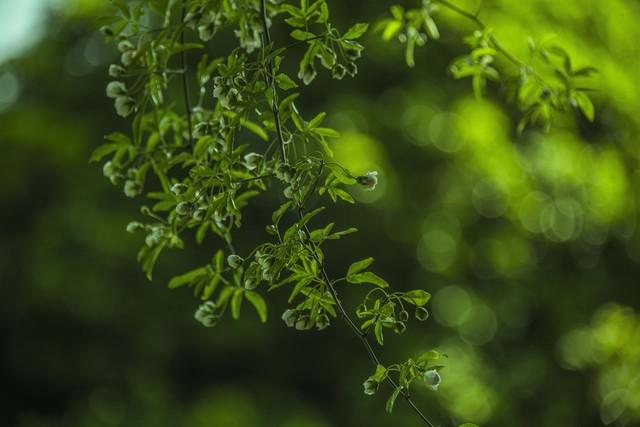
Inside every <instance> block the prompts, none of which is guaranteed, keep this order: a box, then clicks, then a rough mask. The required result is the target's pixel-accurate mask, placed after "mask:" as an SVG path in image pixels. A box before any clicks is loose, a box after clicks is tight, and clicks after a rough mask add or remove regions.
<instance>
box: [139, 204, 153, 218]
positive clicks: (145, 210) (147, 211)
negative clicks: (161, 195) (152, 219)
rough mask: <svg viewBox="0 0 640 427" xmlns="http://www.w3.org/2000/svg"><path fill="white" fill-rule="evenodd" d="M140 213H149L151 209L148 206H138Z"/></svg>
mask: <svg viewBox="0 0 640 427" xmlns="http://www.w3.org/2000/svg"><path fill="white" fill-rule="evenodd" d="M140 213H141V214H142V215H147V216H148V215H151V209H149V206H142V207H140Z"/></svg>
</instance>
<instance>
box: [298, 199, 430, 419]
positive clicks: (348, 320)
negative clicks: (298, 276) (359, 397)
mask: <svg viewBox="0 0 640 427" xmlns="http://www.w3.org/2000/svg"><path fill="white" fill-rule="evenodd" d="M303 216H304V207H303V206H299V207H298V218H299V219H300V220H302V217H303ZM303 228H304V231H305V233H306V237H307V241H308V242H309V243H310V244H311V248H312V250H311V256H312V257H313V259H314V260H315V261H316V263H317V264H318V267H319V269H320V274H321V275H322V279H323V280H324V282H325V283H326V284H327V287H328V288H329V293H330V294H331V299H333V301H334V302H335V303H336V307H338V312H339V313H340V315H341V316H342V318H343V319H344V321H345V322H346V323H347V325H348V326H349V328H350V329H351V330H352V331H353V333H354V334H355V335H357V336H358V338H359V339H360V341H361V342H362V345H363V346H364V348H365V350H366V351H367V353H368V354H369V357H370V359H371V363H372V364H373V366H378V365H382V363H381V362H380V358H379V357H378V355H377V354H376V352H375V350H374V349H373V347H372V346H371V343H370V342H369V340H368V339H367V334H366V333H365V332H363V331H362V330H361V329H360V328H358V325H356V324H355V322H354V321H353V319H351V317H350V316H349V314H348V313H347V311H346V310H345V308H344V306H343V305H342V302H341V301H340V298H339V297H338V291H336V288H335V287H334V286H333V282H332V281H331V279H330V278H329V275H328V274H327V270H326V266H325V263H323V262H322V260H320V257H318V254H317V252H316V251H317V246H316V244H315V242H313V241H312V240H311V231H310V230H309V228H308V227H307V225H306V224H305V225H304V226H303ZM386 380H387V383H389V385H391V387H393V388H394V389H397V388H398V387H399V386H398V384H397V383H396V382H395V381H394V380H393V379H392V378H391V377H390V376H387V378H386ZM400 394H401V395H402V397H404V399H405V400H406V401H407V403H408V404H409V406H411V409H413V411H414V412H415V413H416V414H417V415H418V417H420V419H421V420H422V421H424V422H425V423H426V424H427V425H428V426H429V427H434V425H433V423H432V422H431V421H429V419H428V418H427V417H426V416H425V415H424V414H423V413H422V411H420V409H419V408H418V407H417V406H416V404H415V402H414V401H413V400H412V399H411V396H410V395H409V392H408V391H407V390H404V389H401V392H400Z"/></svg>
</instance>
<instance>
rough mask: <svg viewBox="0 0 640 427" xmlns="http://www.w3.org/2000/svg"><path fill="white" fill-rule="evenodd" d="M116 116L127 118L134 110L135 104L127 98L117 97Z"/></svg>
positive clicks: (131, 99)
mask: <svg viewBox="0 0 640 427" xmlns="http://www.w3.org/2000/svg"><path fill="white" fill-rule="evenodd" d="M115 105H116V114H118V115H119V116H121V117H127V116H128V115H129V114H131V113H132V112H133V110H134V108H135V105H136V102H135V100H134V99H133V98H131V97H129V96H119V97H118V98H116V104H115Z"/></svg>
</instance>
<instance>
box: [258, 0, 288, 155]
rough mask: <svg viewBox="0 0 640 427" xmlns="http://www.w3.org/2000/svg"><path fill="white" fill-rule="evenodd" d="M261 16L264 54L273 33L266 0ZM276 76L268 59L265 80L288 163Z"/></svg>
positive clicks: (280, 141) (281, 148)
mask: <svg viewBox="0 0 640 427" xmlns="http://www.w3.org/2000/svg"><path fill="white" fill-rule="evenodd" d="M260 16H261V18H262V29H263V32H264V43H263V45H262V53H263V56H264V53H265V49H266V47H267V46H271V34H270V33H269V25H268V23H267V6H266V0H260ZM275 80H276V79H275V76H274V75H273V60H272V59H269V60H268V61H267V73H265V76H264V81H265V83H266V84H267V86H270V87H271V94H272V96H271V98H272V99H271V111H272V112H273V120H274V121H275V124H276V133H277V135H278V142H279V144H280V153H281V155H282V161H283V162H284V163H285V164H287V162H288V161H287V150H286V149H285V145H286V144H285V142H284V136H283V133H282V123H281V121H280V109H279V108H278V89H277V88H276V81H275Z"/></svg>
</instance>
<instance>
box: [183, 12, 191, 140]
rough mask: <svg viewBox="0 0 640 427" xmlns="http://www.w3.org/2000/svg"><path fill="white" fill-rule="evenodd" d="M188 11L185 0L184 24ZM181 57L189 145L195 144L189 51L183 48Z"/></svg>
mask: <svg viewBox="0 0 640 427" xmlns="http://www.w3.org/2000/svg"><path fill="white" fill-rule="evenodd" d="M186 13H187V0H183V1H182V12H181V16H182V20H181V23H182V24H184V17H185V15H186ZM180 44H183V45H184V26H183V27H182V31H180ZM180 57H181V60H182V93H183V95H184V108H185V110H187V124H188V125H189V145H190V146H193V123H192V122H191V101H190V99H189V77H188V75H187V52H186V51H185V50H183V51H182V54H181V55H180Z"/></svg>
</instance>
